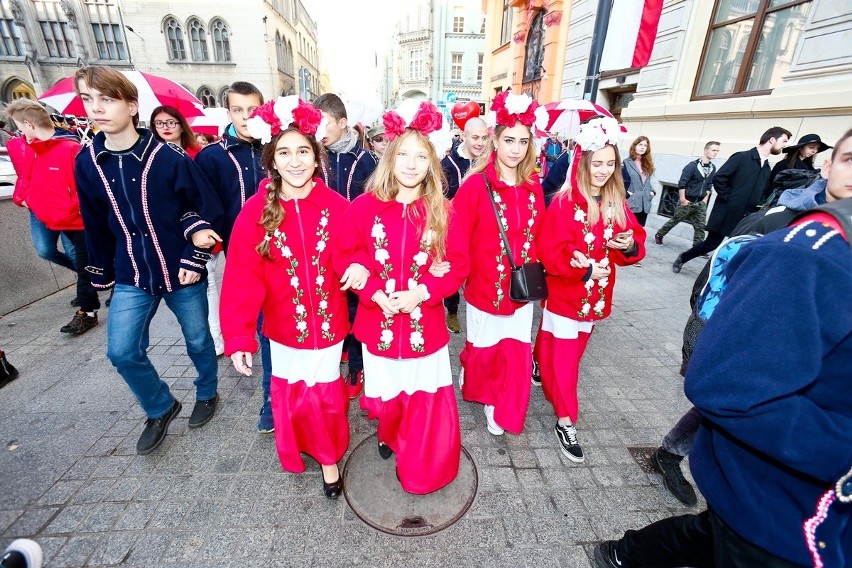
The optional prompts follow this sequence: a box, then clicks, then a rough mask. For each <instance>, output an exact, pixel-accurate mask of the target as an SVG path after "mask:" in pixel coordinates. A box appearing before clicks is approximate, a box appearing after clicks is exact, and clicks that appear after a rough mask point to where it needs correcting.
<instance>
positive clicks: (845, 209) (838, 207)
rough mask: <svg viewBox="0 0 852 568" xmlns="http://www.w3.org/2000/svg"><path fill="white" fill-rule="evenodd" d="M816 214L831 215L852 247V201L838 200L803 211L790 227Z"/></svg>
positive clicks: (791, 222)
mask: <svg viewBox="0 0 852 568" xmlns="http://www.w3.org/2000/svg"><path fill="white" fill-rule="evenodd" d="M815 213H825V214H827V215H831V216H832V217H833V218H834V220H835V221H837V223H838V224H839V225H840V227H841V229H843V236H844V237H845V238H846V242H847V243H848V244H849V246H850V247H852V199H848V198H847V199H838V200H837V201H833V202H831V203H826V204H824V205H820V206H819V207H815V208H813V209H808V210H807V211H803V212H802V213H801V214H799V215H797V216H796V217H795V218H794V219H793V220H792V221H790V225H793V224H795V223H796V222H798V221H801V220H803V219H807V218H808V217H809V216H811V215H813V214H815Z"/></svg>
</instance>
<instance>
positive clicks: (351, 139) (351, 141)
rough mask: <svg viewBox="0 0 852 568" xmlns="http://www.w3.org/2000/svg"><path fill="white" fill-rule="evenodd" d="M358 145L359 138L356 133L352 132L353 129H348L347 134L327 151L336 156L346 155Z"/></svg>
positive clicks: (328, 147)
mask: <svg viewBox="0 0 852 568" xmlns="http://www.w3.org/2000/svg"><path fill="white" fill-rule="evenodd" d="M357 143H358V138H357V137H356V136H355V133H354V132H352V129H351V128H347V129H346V134H344V135H343V136H341V137H340V140H338V141H337V142H335V143H334V144H330V145H329V146H327V149H328V151H329V152H334V153H335V154H345V153H346V152H349V151H351V150H352V148H354V147H355V144H357Z"/></svg>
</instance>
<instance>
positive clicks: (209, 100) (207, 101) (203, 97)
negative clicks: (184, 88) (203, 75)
mask: <svg viewBox="0 0 852 568" xmlns="http://www.w3.org/2000/svg"><path fill="white" fill-rule="evenodd" d="M196 94H197V95H198V99H199V100H200V101H201V102H202V103H204V106H206V107H214V106H216V97H214V96H213V91H211V90H210V87H208V86H206V85H205V86H202V87H200V88H199V89H198V93H196Z"/></svg>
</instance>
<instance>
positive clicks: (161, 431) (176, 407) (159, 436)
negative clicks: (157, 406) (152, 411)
mask: <svg viewBox="0 0 852 568" xmlns="http://www.w3.org/2000/svg"><path fill="white" fill-rule="evenodd" d="M180 409H181V405H180V402H178V401H177V400H176V401H175V403H174V404H173V405H172V407H171V408H170V409H169V411H168V412H166V414H165V415H163V416H160V417H159V418H149V419H148V422H146V423H145V429H144V430H143V431H142V435H141V436H139V441H138V442H136V453H137V454H139V455H140V456H145V455H148V454H150V453H151V452H153V451H154V450H156V449H157V448H158V447H160V444H162V443H163V440H164V439H165V438H166V432H168V430H169V423H170V422H171V421H172V419H173V418H174V417H175V416H177V415H178V414H179V413H180Z"/></svg>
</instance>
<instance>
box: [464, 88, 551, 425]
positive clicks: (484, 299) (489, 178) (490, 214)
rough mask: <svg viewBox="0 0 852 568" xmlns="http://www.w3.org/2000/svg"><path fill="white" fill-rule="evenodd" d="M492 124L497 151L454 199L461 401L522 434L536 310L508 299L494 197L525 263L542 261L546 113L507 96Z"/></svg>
mask: <svg viewBox="0 0 852 568" xmlns="http://www.w3.org/2000/svg"><path fill="white" fill-rule="evenodd" d="M491 111H492V112H490V113H489V115H488V116H486V122H489V123H490V124H492V125H493V124H495V123H496V127H495V128H494V142H493V143H494V150H493V151H492V152H485V153H483V154H482V156H480V158H479V159H478V160H477V163H476V164H475V165H474V166H473V167H472V168H471V171H470V172H469V173H468V175H467V178H466V179H465V181H464V182H463V183H462V185H461V187H460V188H459V190H458V193H456V196H455V197H454V198H453V206H454V207H455V209H456V212H457V214H458V216H459V219H460V221H461V224H462V226H463V227H464V230H465V232H466V235H465V238H466V240H467V242H468V244H469V248H470V251H471V258H470V266H471V269H470V278H469V279H468V281H467V284H466V286H465V290H464V297H465V299H466V300H467V343H466V344H465V347H464V350H463V351H462V353H461V356H460V359H461V364H462V376H461V378H460V382H461V383H462V395H463V396H464V399H465V400H467V401H472V402H480V403H482V404H484V405H485V417H486V420H487V423H488V431H489V432H490V433H491V434H494V435H495V436H499V435H501V434H503V431H504V429H505V430H509V431H510V432H513V433H516V434H520V433H521V431H522V430H523V428H524V419H525V417H526V414H527V405H528V404H529V398H530V379H529V377H530V374H531V372H532V367H531V359H532V348H531V346H530V342H531V336H532V319H533V306H532V304H524V303H518V302H514V301H512V300H511V299H510V298H509V282H510V270H511V268H510V264H509V258H508V256H507V254H506V252H507V251H506V250H505V247H504V245H503V241H502V239H501V235H500V229H499V227H498V225H497V216H495V214H494V207H493V206H492V204H491V199H490V198H489V195H488V192H489V191H490V192H491V194H492V196H493V198H494V202H495V204H496V206H497V211H498V214H499V217H500V222H501V223H502V224H503V227H504V228H505V231H506V236H507V238H508V241H509V245H510V247H511V253H512V257H513V258H514V259H516V260H515V262H516V263H517V264H518V265H520V264H522V263H527V262H535V261H537V260H538V250H537V249H538V247H537V246H536V244H537V242H538V233H539V228H540V225H541V219H542V216H543V214H544V195H543V193H542V189H541V184H540V183H539V181H538V176H537V174H536V172H535V157H536V151H535V147H534V145H533V140H532V134H531V130H532V126H533V125H534V124H535V125H536V126H537V127H538V128H541V129H544V128H545V127H546V124H547V112H546V111H545V109H544V107H540V106H539V105H538V104H537V103H536V102H535V101H533V100H532V99H531V98H530V97H529V95H514V94H512V93H510V92H508V91H504V92H502V93H500V94H499V95H497V96H496V97H495V98H494V102H493V103H492V105H491Z"/></svg>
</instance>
